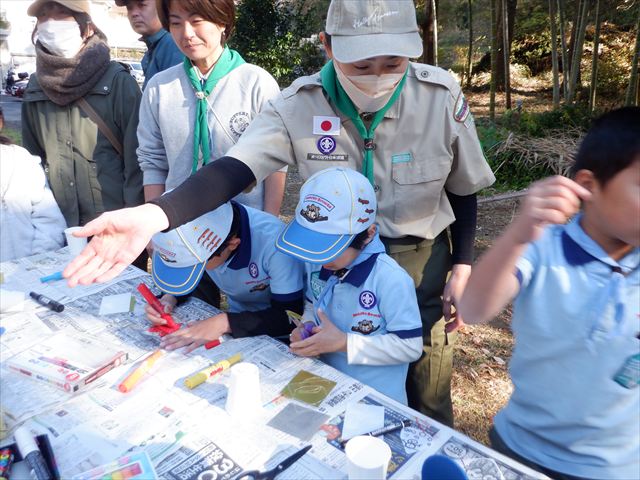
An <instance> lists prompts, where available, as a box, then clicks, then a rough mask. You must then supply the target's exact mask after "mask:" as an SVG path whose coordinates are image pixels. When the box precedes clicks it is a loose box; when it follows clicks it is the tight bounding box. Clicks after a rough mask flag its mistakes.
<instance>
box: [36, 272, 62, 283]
mask: <svg viewBox="0 0 640 480" xmlns="http://www.w3.org/2000/svg"><path fill="white" fill-rule="evenodd" d="M63 278H64V277H63V276H62V272H56V273H52V274H51V275H47V276H46V277H42V278H41V279H40V281H41V282H42V283H45V282H52V281H54V280H62V279H63Z"/></svg>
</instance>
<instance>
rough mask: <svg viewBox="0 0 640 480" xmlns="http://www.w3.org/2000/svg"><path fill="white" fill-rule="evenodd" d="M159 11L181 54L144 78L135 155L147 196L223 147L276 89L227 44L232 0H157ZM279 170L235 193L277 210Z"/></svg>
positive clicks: (254, 204)
mask: <svg viewBox="0 0 640 480" xmlns="http://www.w3.org/2000/svg"><path fill="white" fill-rule="evenodd" d="M158 17H159V18H160V21H161V23H162V25H163V27H164V28H165V29H166V30H168V31H169V32H170V33H171V36H172V37H173V39H174V41H175V43H176V45H177V46H178V48H179V49H180V50H181V51H182V53H184V55H185V58H184V62H183V63H182V64H180V65H176V66H174V67H172V68H169V69H167V70H165V71H164V72H160V73H158V74H157V75H155V76H154V78H153V79H152V80H150V81H149V83H148V85H147V88H146V89H145V92H144V96H143V100H142V105H141V107H140V123H139V126H138V139H139V148H138V161H139V162H140V168H141V169H142V172H143V175H144V193H145V200H147V201H148V200H151V199H153V198H156V197H158V196H160V195H161V194H162V193H164V192H165V191H166V190H170V189H173V188H175V187H177V186H178V185H180V184H181V183H182V182H183V181H184V180H186V179H187V178H188V177H189V176H190V175H191V174H193V173H195V172H196V171H197V170H198V169H199V168H200V167H201V166H203V165H206V164H207V163H209V162H211V161H213V160H215V159H216V158H218V157H221V156H222V155H224V154H225V153H226V151H227V150H228V149H229V148H230V147H231V146H232V145H233V144H234V143H235V142H236V141H237V140H238V139H239V138H240V135H242V133H243V132H244V130H245V129H246V127H247V126H248V125H249V123H250V122H251V120H252V119H253V117H254V116H256V115H257V114H258V112H260V110H262V108H263V107H264V106H265V105H266V104H267V102H268V101H269V100H270V99H272V98H274V97H276V96H277V95H278V94H279V92H280V90H279V88H278V85H277V83H276V81H275V80H274V79H273V77H271V75H269V74H268V73H267V72H266V71H264V70H263V69H261V68H259V67H257V66H255V65H250V64H247V63H245V61H244V60H243V59H242V57H241V56H240V54H239V53H238V52H236V51H234V50H232V49H230V48H229V47H228V46H227V45H226V44H227V42H228V40H229V38H230V36H231V34H232V32H233V27H234V22H235V5H234V2H233V0H181V1H178V0H161V1H160V2H158ZM285 176H286V173H285V172H276V173H274V174H273V175H271V176H270V177H269V178H268V179H266V180H265V182H264V184H260V185H258V186H257V187H256V188H255V189H253V190H252V191H251V192H249V193H245V194H241V195H239V196H238V197H236V200H238V201H239V202H241V203H243V204H244V205H247V206H250V207H253V208H257V209H260V210H265V211H267V212H270V213H272V214H274V215H278V213H279V210H280V205H281V202H282V195H283V192H284V181H285Z"/></svg>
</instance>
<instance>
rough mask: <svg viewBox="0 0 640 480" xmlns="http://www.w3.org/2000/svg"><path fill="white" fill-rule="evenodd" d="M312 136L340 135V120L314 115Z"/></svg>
mask: <svg viewBox="0 0 640 480" xmlns="http://www.w3.org/2000/svg"><path fill="white" fill-rule="evenodd" d="M313 134H314V135H340V118H339V117H325V116H321V115H314V117H313Z"/></svg>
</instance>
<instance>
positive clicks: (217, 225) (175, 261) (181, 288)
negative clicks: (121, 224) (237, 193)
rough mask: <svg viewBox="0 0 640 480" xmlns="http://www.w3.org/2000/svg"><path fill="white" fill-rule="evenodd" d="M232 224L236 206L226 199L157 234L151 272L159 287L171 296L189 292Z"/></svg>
mask: <svg viewBox="0 0 640 480" xmlns="http://www.w3.org/2000/svg"><path fill="white" fill-rule="evenodd" d="M232 223H233V208H232V207H231V203H229V202H227V203H225V204H224V205H221V206H220V207H218V208H216V209H215V210H213V211H212V212H209V213H205V214H204V215H202V216H201V217H198V218H196V219H195V220H193V221H191V222H189V223H186V224H184V225H182V226H180V227H178V228H176V229H174V230H171V231H169V232H166V233H157V234H155V235H154V236H153V238H152V239H151V241H152V242H153V258H152V264H151V275H152V277H153V281H154V282H155V284H156V285H157V286H158V288H159V289H160V290H162V291H163V292H165V293H170V294H172V295H186V294H188V293H190V292H191V291H192V290H193V289H194V288H196V286H197V285H198V282H199V281H200V278H202V274H203V273H204V271H205V266H206V264H207V262H208V261H209V258H211V255H212V254H213V253H214V252H215V251H216V250H217V249H218V247H220V245H221V244H222V242H224V240H225V239H226V238H227V235H229V231H230V230H231V224H232Z"/></svg>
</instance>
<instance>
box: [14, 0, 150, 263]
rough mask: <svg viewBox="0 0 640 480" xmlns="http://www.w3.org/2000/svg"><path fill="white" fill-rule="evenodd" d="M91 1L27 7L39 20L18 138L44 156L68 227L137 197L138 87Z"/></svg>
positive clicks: (139, 190) (58, 1)
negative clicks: (117, 58) (112, 50)
mask: <svg viewBox="0 0 640 480" xmlns="http://www.w3.org/2000/svg"><path fill="white" fill-rule="evenodd" d="M89 3H90V2H88V1H86V0H56V1H46V0H37V1H35V2H33V3H31V5H30V6H29V8H28V9H27V14H29V15H31V16H34V17H36V18H37V24H36V27H35V30H34V32H33V36H32V38H33V41H34V44H35V47H36V74H34V75H32V76H31V78H30V80H29V85H28V87H27V89H26V92H25V94H24V101H23V104H22V140H23V145H24V147H25V148H26V149H27V150H28V151H29V152H30V153H31V154H32V155H37V156H39V157H40V158H41V159H42V162H43V166H44V167H45V171H46V174H47V177H48V180H49V184H50V186H51V190H52V191H53V194H54V196H55V199H56V201H57V203H58V205H59V206H60V209H61V210H62V213H63V215H64V217H65V220H66V222H67V224H68V225H69V226H76V225H84V224H85V223H87V222H89V221H90V220H92V219H94V218H95V217H97V216H98V215H100V214H101V213H103V212H105V211H107V210H114V209H118V208H122V207H130V206H131V207H132V206H136V205H140V204H142V203H143V191H142V173H141V171H140V168H139V166H138V160H137V156H136V148H137V146H138V142H137V138H136V127H137V124H138V109H139V105H140V98H141V92H140V89H139V88H138V86H137V84H136V82H135V80H134V79H133V77H131V75H129V74H128V73H127V71H126V70H125V68H124V67H123V66H122V65H120V64H119V63H117V62H112V61H111V60H110V56H109V46H108V45H107V39H106V37H105V35H104V34H103V33H102V32H101V31H100V29H99V28H98V27H97V26H96V25H95V24H94V23H93V22H92V20H91V17H90V6H89ZM90 110H92V111H93V113H90ZM140 264H141V265H142V266H146V263H145V262H144V261H141V263H140Z"/></svg>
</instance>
